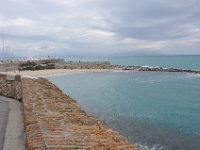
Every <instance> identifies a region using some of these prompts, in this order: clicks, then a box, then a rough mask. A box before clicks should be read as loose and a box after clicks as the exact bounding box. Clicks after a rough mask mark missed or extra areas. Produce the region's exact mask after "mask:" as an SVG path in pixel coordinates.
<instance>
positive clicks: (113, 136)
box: [22, 78, 136, 150]
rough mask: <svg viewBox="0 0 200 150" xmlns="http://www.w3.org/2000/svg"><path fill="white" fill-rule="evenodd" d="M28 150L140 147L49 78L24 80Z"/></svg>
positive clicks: (24, 108)
mask: <svg viewBox="0 0 200 150" xmlns="http://www.w3.org/2000/svg"><path fill="white" fill-rule="evenodd" d="M22 101H23V113H24V128H25V134H26V141H25V143H26V149H27V150H45V149H51V150H67V149H69V150H73V149H82V150H83V149H85V150H93V149H94V150H104V149H106V150H118V149H120V150H136V148H135V147H134V145H131V144H129V143H128V141H127V139H126V138H124V137H123V136H122V135H120V134H119V133H118V132H115V131H113V130H112V129H109V128H108V127H107V126H106V124H105V123H104V122H102V121H100V120H97V119H96V118H95V117H94V116H91V115H88V114H87V113H86V112H85V111H83V110H82V109H81V107H80V106H79V105H78V104H77V102H76V101H75V100H73V99H72V98H71V97H69V96H67V95H65V94H64V93H63V92H62V91H61V90H59V89H58V88H57V87H56V86H55V85H53V84H52V83H50V82H49V81H48V80H46V79H42V78H39V79H30V78H23V79H22Z"/></svg>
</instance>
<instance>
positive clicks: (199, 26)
mask: <svg viewBox="0 0 200 150" xmlns="http://www.w3.org/2000/svg"><path fill="white" fill-rule="evenodd" d="M199 8H200V1H198V0H140V1H138V0H123V1H116V0H67V1H66V0H59V1H57V0H43V1H39V0H7V1H2V2H1V5H0V36H1V38H5V40H6V41H7V46H9V45H10V46H11V47H12V48H13V51H15V53H19V54H20V55H34V54H38V53H43V54H47V53H50V54H56V53H58V54H60V55H62V54H66V53H69V54H70V55H72V54H73V53H74V55H78V53H81V54H84V53H85V54H86V55H88V54H89V53H91V54H98V55H105V54H109V55H112V54H114V53H130V52H133V53H146V52H147V50H149V51H150V52H152V54H155V53H156V54H157V53H159V54H200V51H199V47H200V42H199V41H200V36H199V32H200V31H199V30H200V20H199V17H200V9H199ZM14 45H15V46H14ZM191 49H192V50H191ZM19 50H20V51H19Z"/></svg>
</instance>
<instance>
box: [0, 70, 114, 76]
mask: <svg viewBox="0 0 200 150" xmlns="http://www.w3.org/2000/svg"><path fill="white" fill-rule="evenodd" d="M109 71H112V69H72V70H71V69H51V70H35V71H20V72H19V71H8V72H1V73H3V74H4V73H5V74H9V75H17V74H19V75H22V77H44V76H55V75H61V74H77V73H92V72H109Z"/></svg>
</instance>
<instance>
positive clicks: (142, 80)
mask: <svg viewBox="0 0 200 150" xmlns="http://www.w3.org/2000/svg"><path fill="white" fill-rule="evenodd" d="M79 60H80V61H110V62H111V63H112V64H115V65H126V66H129V65H140V66H160V67H166V68H170V67H172V68H179V69H195V70H200V56H147V57H121V58H120V57H118V58H117V57H116V58H67V59H66V61H79ZM47 78H48V79H49V80H50V81H52V82H53V83H54V84H56V85H57V86H58V87H60V88H61V89H62V90H63V91H64V92H65V93H66V94H68V95H70V96H71V97H73V98H74V99H76V100H77V102H78V103H79V104H80V105H81V106H82V108H83V109H84V110H86V111H87V112H88V113H90V114H93V115H95V116H96V117H97V118H99V119H101V120H104V121H105V122H106V123H107V124H108V126H110V127H111V128H112V129H114V130H116V131H119V132H120V133H121V134H123V135H124V136H126V137H127V138H128V140H129V141H130V142H131V143H136V144H137V146H138V148H139V150H200V75H197V74H189V73H167V72H165V73H164V72H138V71H110V72H103V73H82V74H68V75H60V76H49V77H47Z"/></svg>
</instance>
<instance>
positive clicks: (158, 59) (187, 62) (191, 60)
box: [66, 56, 200, 70]
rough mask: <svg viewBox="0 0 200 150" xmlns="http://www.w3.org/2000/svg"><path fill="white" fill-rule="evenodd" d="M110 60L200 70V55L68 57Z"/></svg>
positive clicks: (128, 63)
mask: <svg viewBox="0 0 200 150" xmlns="http://www.w3.org/2000/svg"><path fill="white" fill-rule="evenodd" d="M79 60H80V61H109V62H111V63H112V64H115V65H124V66H130V65H135V66H151V67H155V66H159V67H165V68H178V69H194V70H200V56H135V57H116V58H114V57H107V58H105V57H104V58H66V61H79Z"/></svg>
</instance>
